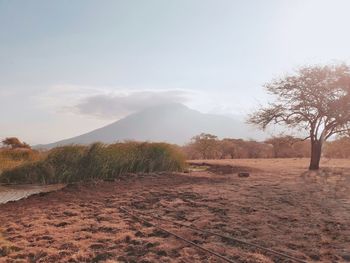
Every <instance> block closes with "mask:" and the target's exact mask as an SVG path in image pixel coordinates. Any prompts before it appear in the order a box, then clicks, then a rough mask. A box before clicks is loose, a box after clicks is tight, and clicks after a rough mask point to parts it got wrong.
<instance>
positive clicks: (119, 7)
mask: <svg viewBox="0 0 350 263" xmlns="http://www.w3.org/2000/svg"><path fill="white" fill-rule="evenodd" d="M349 10H350V1H348V0H247V1H234V0H227V1H226V0H215V1H214V0H174V1H170V0H148V1H143V0H138V1H135V0H127V1H119V0H110V1H109V0H94V1H91V0H75V1H71V0H60V1H46V0H40V1H39V0H28V1H21V0H0V138H4V137H7V136H17V137H19V138H20V139H23V140H24V141H26V142H28V143H30V144H38V143H50V142H53V141H57V140H60V139H64V138H68V137H72V136H76V135H79V134H81V133H84V132H87V131H90V130H93V129H95V128H99V127H101V126H104V125H106V124H109V123H111V122H113V121H115V120H118V119H120V118H123V117H125V116H127V115H128V114H130V113H133V112H136V111H139V110H142V109H144V108H146V107H148V106H151V105H157V104H160V103H168V102H169V103H171V102H180V103H184V104H185V105H187V106H189V107H191V108H193V109H197V110H199V111H201V112H209V113H217V114H225V115H234V116H238V117H239V118H244V117H245V116H246V115H247V114H248V113H250V112H252V111H253V110H255V109H256V108H257V107H258V106H259V105H262V104H264V103H266V102H267V101H268V100H269V99H270V98H269V97H268V96H267V95H266V92H265V90H264V88H263V85H264V84H265V83H267V82H269V81H271V80H272V79H274V78H276V77H279V76H283V75H284V74H287V73H289V72H293V70H295V69H296V68H298V67H300V66H303V65H306V64H319V63H322V64H324V63H334V62H346V63H348V62H350V48H349V47H350V34H349V25H350V16H349V15H348V12H349Z"/></svg>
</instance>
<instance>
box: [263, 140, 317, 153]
mask: <svg viewBox="0 0 350 263" xmlns="http://www.w3.org/2000/svg"><path fill="white" fill-rule="evenodd" d="M265 143H268V144H271V145H273V152H274V156H273V157H275V158H291V157H309V156H310V149H309V147H308V146H309V142H308V141H306V140H303V139H302V138H296V137H293V136H288V135H287V136H282V135H281V136H274V137H271V138H269V139H267V140H266V141H265Z"/></svg>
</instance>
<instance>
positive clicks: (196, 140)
mask: <svg viewBox="0 0 350 263" xmlns="http://www.w3.org/2000/svg"><path fill="white" fill-rule="evenodd" d="M190 145H191V147H192V149H194V150H195V151H196V152H198V153H199V154H200V155H201V157H202V158H203V159H213V158H217V155H218V150H219V140H218V137H217V136H215V135H212V134H208V133H202V134H200V135H197V136H195V137H193V138H192V141H191V143H190Z"/></svg>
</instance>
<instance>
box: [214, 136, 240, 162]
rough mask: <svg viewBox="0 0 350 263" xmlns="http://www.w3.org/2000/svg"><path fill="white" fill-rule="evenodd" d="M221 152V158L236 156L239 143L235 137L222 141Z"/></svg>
mask: <svg viewBox="0 0 350 263" xmlns="http://www.w3.org/2000/svg"><path fill="white" fill-rule="evenodd" d="M219 147H220V154H221V159H224V158H227V157H229V158H231V159H233V158H235V157H236V155H237V150H238V145H237V144H236V143H235V140H234V139H228V138H225V139H223V140H221V141H220V145H219Z"/></svg>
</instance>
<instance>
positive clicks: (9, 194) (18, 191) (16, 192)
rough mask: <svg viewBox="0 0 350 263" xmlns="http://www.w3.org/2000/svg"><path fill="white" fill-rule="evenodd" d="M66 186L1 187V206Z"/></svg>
mask: <svg viewBox="0 0 350 263" xmlns="http://www.w3.org/2000/svg"><path fill="white" fill-rule="evenodd" d="M63 187H65V185H64V184H54V185H0V204H5V203H7V202H13V201H18V200H21V199H24V198H27V197H29V196H31V195H35V194H40V193H48V192H53V191H57V190H60V189H62V188H63Z"/></svg>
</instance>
